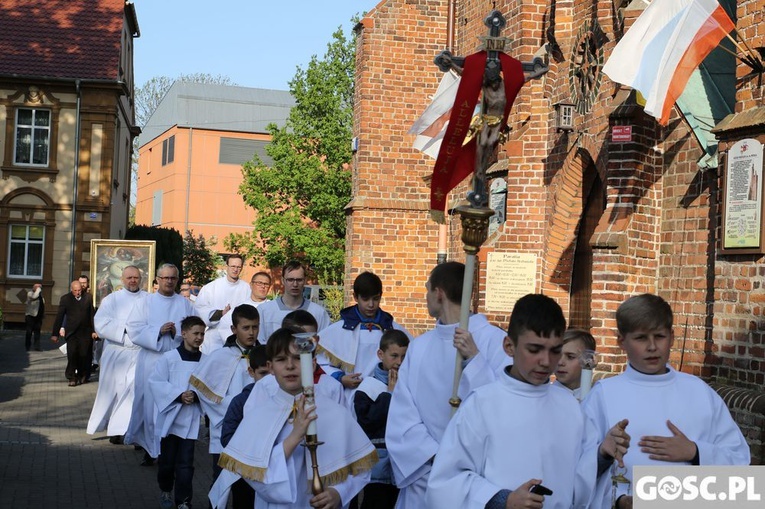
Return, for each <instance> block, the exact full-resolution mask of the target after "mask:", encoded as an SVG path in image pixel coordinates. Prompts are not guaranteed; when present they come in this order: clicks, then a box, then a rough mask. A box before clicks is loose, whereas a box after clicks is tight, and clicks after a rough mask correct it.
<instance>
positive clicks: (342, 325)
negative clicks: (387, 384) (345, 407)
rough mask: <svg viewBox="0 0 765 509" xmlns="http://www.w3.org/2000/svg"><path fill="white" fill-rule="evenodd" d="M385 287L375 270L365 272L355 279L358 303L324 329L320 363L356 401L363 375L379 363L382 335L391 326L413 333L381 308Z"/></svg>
mask: <svg viewBox="0 0 765 509" xmlns="http://www.w3.org/2000/svg"><path fill="white" fill-rule="evenodd" d="M382 293H383V287H382V281H381V280H380V278H379V277H378V276H377V275H376V274H373V273H372V272H362V273H361V274H359V275H358V276H357V277H356V279H355V280H354V281H353V298H354V299H355V300H356V304H355V305H353V306H349V307H347V308H345V309H343V310H342V311H340V320H338V321H337V322H335V323H333V324H332V325H330V326H329V327H327V328H326V329H324V330H322V331H320V333H319V336H320V337H321V342H320V343H319V345H318V351H319V354H318V355H317V360H318V362H319V365H321V366H322V368H323V369H324V370H325V371H327V372H328V373H329V374H331V375H332V376H333V377H334V378H336V379H337V380H339V381H340V382H342V384H343V387H345V389H346V399H348V400H349V401H351V402H352V401H353V390H354V389H355V388H356V387H358V385H359V383H361V380H362V377H365V376H368V375H371V374H372V372H373V371H374V369H375V366H377V363H378V362H379V360H378V358H377V350H378V347H379V344H380V338H381V337H382V334H383V333H384V332H385V331H387V330H391V329H397V330H401V331H403V332H404V333H405V334H406V335H407V337H408V338H409V339H410V340H411V339H412V336H411V334H409V332H407V331H406V329H404V328H403V327H402V326H401V325H399V324H398V323H396V322H395V321H393V315H391V314H390V313H386V312H385V311H383V310H382V309H380V299H382Z"/></svg>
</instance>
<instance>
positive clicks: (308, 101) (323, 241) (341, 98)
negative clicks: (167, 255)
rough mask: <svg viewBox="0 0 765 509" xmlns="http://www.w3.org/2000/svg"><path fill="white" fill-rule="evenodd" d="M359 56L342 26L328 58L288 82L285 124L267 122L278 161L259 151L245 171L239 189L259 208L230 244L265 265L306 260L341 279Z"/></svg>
mask: <svg viewBox="0 0 765 509" xmlns="http://www.w3.org/2000/svg"><path fill="white" fill-rule="evenodd" d="M355 55H356V45H355V41H354V38H353V37H350V38H347V37H346V36H345V34H344V33H343V30H342V28H338V29H337V31H336V32H335V33H334V34H332V41H331V42H330V43H329V44H328V45H327V52H326V54H325V55H324V58H323V59H321V60H320V59H318V58H317V57H316V55H314V56H313V57H312V58H311V61H310V63H309V64H308V68H307V69H305V70H303V69H301V68H300V67H298V69H297V72H296V73H295V76H294V77H293V79H292V80H291V81H290V91H291V93H292V95H293V97H294V98H295V101H296V104H295V106H294V107H293V108H292V110H291V111H290V115H289V117H288V119H287V122H286V124H285V125H284V126H283V127H281V128H279V127H277V126H276V125H273V124H272V125H270V126H269V127H268V132H269V134H270V135H271V143H269V144H268V145H267V146H266V152H267V153H268V155H269V156H270V157H271V158H272V160H273V165H272V166H270V167H269V166H266V165H265V164H264V163H263V161H262V160H260V158H258V157H257V156H256V157H255V159H253V160H252V161H250V162H248V163H245V165H244V167H243V170H242V174H243V177H244V178H243V181H242V184H241V186H240V188H239V192H240V194H241V195H242V196H243V197H244V201H245V203H246V204H247V205H248V206H250V207H252V208H253V209H255V211H256V212H257V216H256V217H257V218H256V220H255V222H254V226H255V229H254V231H255V232H256V233H252V234H239V235H230V236H229V237H227V238H226V239H225V245H226V247H227V249H229V250H232V251H238V252H246V253H247V254H248V256H250V257H253V258H254V259H256V260H258V261H260V262H264V263H265V264H267V265H268V266H278V265H281V264H283V263H284V262H285V261H286V260H288V259H291V258H299V259H304V260H305V261H307V262H308V263H309V264H310V266H311V267H312V269H313V270H314V271H315V273H316V274H317V276H318V277H319V279H321V280H323V281H327V282H330V283H336V282H339V281H341V280H342V276H343V270H344V263H345V220H346V219H345V210H344V207H345V206H346V205H347V204H348V202H349V200H350V196H351V173H350V163H351V136H352V127H353V80H354V72H355Z"/></svg>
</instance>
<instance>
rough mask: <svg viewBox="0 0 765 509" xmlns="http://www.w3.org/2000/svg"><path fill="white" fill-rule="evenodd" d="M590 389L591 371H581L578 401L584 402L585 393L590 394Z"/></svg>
mask: <svg viewBox="0 0 765 509" xmlns="http://www.w3.org/2000/svg"><path fill="white" fill-rule="evenodd" d="M591 387H592V370H591V369H583V370H582V376H581V377H580V378H579V401H584V398H586V397H587V393H589V392H590V388H591Z"/></svg>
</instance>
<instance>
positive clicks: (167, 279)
mask: <svg viewBox="0 0 765 509" xmlns="http://www.w3.org/2000/svg"><path fill="white" fill-rule="evenodd" d="M157 279H161V280H162V281H178V278H177V277H175V276H157Z"/></svg>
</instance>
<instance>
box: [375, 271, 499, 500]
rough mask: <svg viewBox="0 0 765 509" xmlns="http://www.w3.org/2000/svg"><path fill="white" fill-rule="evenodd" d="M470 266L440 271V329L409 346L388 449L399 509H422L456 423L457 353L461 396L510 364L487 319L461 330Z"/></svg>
mask: <svg viewBox="0 0 765 509" xmlns="http://www.w3.org/2000/svg"><path fill="white" fill-rule="evenodd" d="M464 274H465V266H464V265H463V264H461V263H458V262H446V263H442V264H440V265H437V266H436V267H435V268H434V269H433V270H432V271H431V273H430V277H429V279H428V282H427V284H426V285H425V287H426V289H427V294H426V297H427V305H428V313H430V316H432V317H434V318H437V319H438V322H437V323H436V327H435V328H434V329H433V330H431V331H429V332H426V333H425V334H423V335H421V336H419V337H417V338H416V339H415V340H414V341H412V343H411V344H410V345H409V349H408V350H407V352H406V359H405V360H404V363H403V364H402V365H401V368H400V369H399V375H398V383H397V384H396V390H395V391H394V392H393V396H392V398H391V403H390V410H389V412H388V426H387V429H386V432H385V444H386V445H387V447H388V453H389V455H390V458H391V465H392V466H393V475H394V477H395V480H396V485H397V486H398V487H399V488H400V489H401V491H400V492H399V495H398V501H397V502H396V507H397V508H406V509H410V508H411V509H422V508H423V507H425V490H426V487H427V482H428V474H429V472H430V468H431V466H432V463H433V457H434V456H435V454H436V451H438V444H439V443H441V437H442V436H443V434H444V430H445V429H446V425H447V424H448V423H449V419H450V418H451V413H452V411H451V406H450V405H449V399H450V398H451V392H452V378H453V373H454V362H455V358H456V354H457V351H459V352H460V354H461V355H462V357H463V358H464V359H465V360H464V361H463V366H464V370H463V372H462V377H461V378H460V385H459V396H460V398H462V399H463V400H464V399H465V398H467V396H468V394H470V392H472V391H473V390H474V389H476V388H478V387H480V386H482V385H485V384H487V383H489V382H493V381H494V380H496V379H497V377H498V376H500V375H501V374H502V369H503V368H504V367H505V366H506V365H507V364H509V363H510V362H511V359H510V358H509V357H508V356H507V355H506V354H505V352H504V350H503V348H502V341H503V339H504V338H505V332H504V331H503V330H502V329H500V328H498V327H495V326H493V325H491V324H489V321H488V320H487V319H486V317H485V316H483V315H478V314H474V315H472V316H470V321H469V322H468V330H467V331H466V330H462V329H460V328H458V323H459V317H460V312H461V305H460V303H461V300H462V282H463V278H464Z"/></svg>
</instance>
